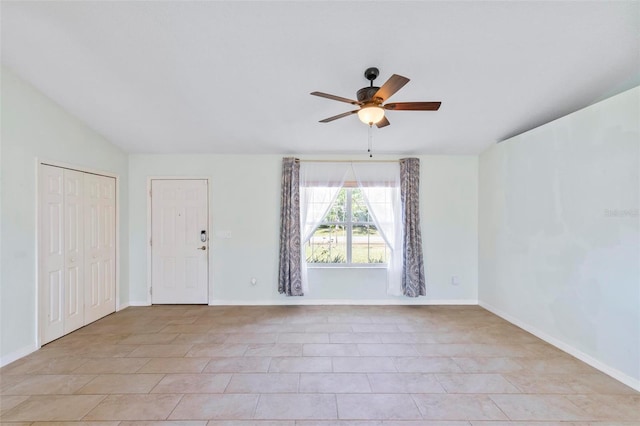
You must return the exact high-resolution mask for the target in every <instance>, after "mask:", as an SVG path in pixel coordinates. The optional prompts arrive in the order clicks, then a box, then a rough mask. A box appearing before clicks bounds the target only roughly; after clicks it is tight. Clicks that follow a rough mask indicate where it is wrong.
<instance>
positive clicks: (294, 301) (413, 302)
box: [209, 297, 478, 306]
mask: <svg viewBox="0 0 640 426" xmlns="http://www.w3.org/2000/svg"><path fill="white" fill-rule="evenodd" d="M477 304H478V301H477V300H469V299H442V300H437V299H436V300H429V299H423V298H415V299H413V298H412V299H409V298H406V299H306V298H304V297H287V298H285V299H273V300H224V299H216V300H212V301H210V302H209V306H285V305H292V306H296V305H366V306H369V305H380V306H388V305H398V306H401V305H405V306H429V305H477Z"/></svg>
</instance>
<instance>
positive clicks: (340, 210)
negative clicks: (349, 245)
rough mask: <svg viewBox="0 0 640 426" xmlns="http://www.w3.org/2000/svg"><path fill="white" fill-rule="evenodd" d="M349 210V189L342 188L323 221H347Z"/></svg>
mask: <svg viewBox="0 0 640 426" xmlns="http://www.w3.org/2000/svg"><path fill="white" fill-rule="evenodd" d="M346 212H347V190H346V189H344V188H342V189H341V190H340V192H338V196H337V197H336V200H335V202H334V203H333V205H332V206H331V208H330V209H329V211H328V212H327V215H326V216H325V217H324V219H323V220H322V221H323V222H325V223H327V222H345V221H346Z"/></svg>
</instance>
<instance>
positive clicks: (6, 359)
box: [0, 345, 38, 367]
mask: <svg viewBox="0 0 640 426" xmlns="http://www.w3.org/2000/svg"><path fill="white" fill-rule="evenodd" d="M37 350H38V347H37V346H36V345H29V346H25V347H24V348H22V349H18V350H17V351H14V352H11V353H10V354H6V355H5V356H3V357H2V358H0V367H4V366H5V365H9V364H11V363H12V362H13V361H17V360H19V359H20V358H22V357H25V356H27V355H29V354H30V353H32V352H35V351H37Z"/></svg>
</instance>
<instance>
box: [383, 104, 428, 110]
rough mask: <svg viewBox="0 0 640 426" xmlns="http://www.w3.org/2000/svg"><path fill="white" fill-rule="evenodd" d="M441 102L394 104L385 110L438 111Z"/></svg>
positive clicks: (387, 106) (386, 106)
mask: <svg viewBox="0 0 640 426" xmlns="http://www.w3.org/2000/svg"><path fill="white" fill-rule="evenodd" d="M440 104H441V102H394V103H390V104H386V105H385V106H384V107H383V108H384V109H388V110H395V111H437V110H438V109H439V108H440Z"/></svg>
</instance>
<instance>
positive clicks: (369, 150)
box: [367, 123, 373, 158]
mask: <svg viewBox="0 0 640 426" xmlns="http://www.w3.org/2000/svg"><path fill="white" fill-rule="evenodd" d="M368 142H369V147H368V149H367V152H368V153H369V158H372V157H373V153H372V152H371V150H372V149H373V123H369V141H368Z"/></svg>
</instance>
